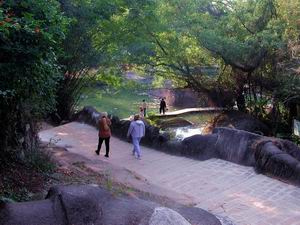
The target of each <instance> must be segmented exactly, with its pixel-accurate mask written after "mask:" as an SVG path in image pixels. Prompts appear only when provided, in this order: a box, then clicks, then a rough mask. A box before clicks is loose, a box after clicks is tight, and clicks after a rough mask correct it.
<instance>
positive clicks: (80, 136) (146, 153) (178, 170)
mask: <svg viewBox="0 0 300 225" xmlns="http://www.w3.org/2000/svg"><path fill="white" fill-rule="evenodd" d="M40 137H41V139H42V140H43V141H50V140H51V142H56V144H58V145H60V146H63V147H66V148H67V149H68V150H69V151H70V152H72V153H76V154H79V155H82V156H84V157H86V158H88V159H90V160H93V161H94V162H96V161H97V160H102V161H106V162H108V163H110V164H112V165H116V166H118V167H121V168H126V169H127V170H129V171H134V173H136V174H138V175H139V176H141V177H143V178H145V179H146V181H147V182H148V183H149V184H153V185H156V186H158V187H160V188H162V189H163V190H170V193H169V195H178V196H176V197H177V198H181V196H182V198H185V197H184V196H186V195H187V196H189V197H191V199H193V200H194V201H195V202H196V203H197V206H198V207H201V208H203V209H205V210H207V211H210V212H212V213H213V214H215V215H220V216H223V217H228V218H230V220H232V221H233V222H234V223H235V224H241V225H267V224H269V225H277V224H278V225H284V224H285V225H300V201H299V199H300V188H298V187H295V186H293V185H289V184H286V183H283V182H281V181H278V180H275V179H271V178H269V177H266V176H264V175H257V174H255V172H254V170H253V169H252V168H250V167H244V166H240V165H236V164H233V163H230V162H226V161H223V160H219V159H211V160H207V161H203V162H201V161H197V160H193V159H188V158H184V157H177V156H172V155H168V154H165V153H162V152H159V151H155V150H152V149H149V148H146V147H143V148H142V152H143V158H142V160H136V159H135V158H134V157H133V156H132V155H131V150H132V146H131V144H129V143H126V142H123V141H121V140H119V139H117V138H112V139H111V149H112V150H111V154H110V158H109V159H106V158H105V157H103V154H104V151H103V149H102V152H101V153H100V154H101V155H100V156H97V155H96V154H95V152H94V151H95V149H96V145H97V131H96V129H95V128H93V127H91V126H88V125H85V124H81V123H76V122H74V123H69V124H66V125H64V126H60V127H56V128H53V129H50V130H45V131H42V132H40ZM103 147H104V146H103ZM103 147H102V148H103Z"/></svg>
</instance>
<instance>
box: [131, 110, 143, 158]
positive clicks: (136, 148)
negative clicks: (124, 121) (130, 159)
mask: <svg viewBox="0 0 300 225" xmlns="http://www.w3.org/2000/svg"><path fill="white" fill-rule="evenodd" d="M130 136H131V139H132V144H133V151H132V154H133V155H135V156H136V157H137V159H141V149H140V141H141V139H142V137H144V136H145V124H144V122H143V121H142V120H140V116H139V115H134V119H133V121H132V122H131V123H130V126H129V129H128V132H127V138H129V137H130Z"/></svg>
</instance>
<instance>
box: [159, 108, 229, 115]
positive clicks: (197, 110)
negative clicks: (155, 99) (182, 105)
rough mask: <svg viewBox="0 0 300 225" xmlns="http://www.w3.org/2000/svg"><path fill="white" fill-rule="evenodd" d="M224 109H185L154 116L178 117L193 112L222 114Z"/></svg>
mask: <svg viewBox="0 0 300 225" xmlns="http://www.w3.org/2000/svg"><path fill="white" fill-rule="evenodd" d="M224 110H225V108H216V107H207V108H186V109H181V110H176V111H172V112H166V113H165V114H157V115H156V116H162V117H163V116H178V115H182V114H186V113H193V112H203V113H204V112H222V111H224Z"/></svg>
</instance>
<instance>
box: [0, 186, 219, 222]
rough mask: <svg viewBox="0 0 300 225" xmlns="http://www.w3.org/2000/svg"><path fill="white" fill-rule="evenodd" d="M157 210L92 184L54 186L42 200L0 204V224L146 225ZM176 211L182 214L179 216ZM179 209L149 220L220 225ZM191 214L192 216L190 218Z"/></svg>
mask: <svg viewBox="0 0 300 225" xmlns="http://www.w3.org/2000/svg"><path fill="white" fill-rule="evenodd" d="M160 207H161V206H160V205H159V204H157V203H154V202H151V201H145V200H141V199H137V198H132V197H128V196H123V197H115V196H113V195H112V194H111V193H110V192H108V191H107V190H104V189H102V188H99V187H98V186H95V185H78V186H76V185H71V186H57V187H54V188H51V189H50V191H49V193H48V195H47V199H45V200H41V201H33V202H24V203H6V204H2V205H1V207H0V224H1V225H28V224H30V225H54V224H55V225H66V224H70V225H92V224H93V225H148V224H149V221H151V218H152V217H153V211H154V210H155V209H157V208H160ZM180 210H182V211H183V213H182V214H181V215H180ZM180 210H177V211H178V212H179V213H177V212H175V211H173V210H171V209H168V208H164V210H163V212H164V213H163V214H161V213H159V214H155V215H154V217H153V219H152V221H153V223H154V222H155V221H157V219H158V217H160V218H164V220H165V221H168V222H173V223H166V224H184V223H174V222H176V221H184V220H191V221H193V224H195V225H200V224H201V225H221V224H220V222H219V220H218V219H217V218H216V217H215V216H213V215H211V214H210V213H208V212H206V211H204V210H202V209H199V208H193V207H185V206H181V208H180ZM194 214H195V215H196V217H195V216H192V215H194ZM197 215H201V216H198V217H197ZM154 224H155V223H154ZM160 224H162V223H160Z"/></svg>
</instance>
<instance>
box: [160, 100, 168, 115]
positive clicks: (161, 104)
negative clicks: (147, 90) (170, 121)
mask: <svg viewBox="0 0 300 225" xmlns="http://www.w3.org/2000/svg"><path fill="white" fill-rule="evenodd" d="M166 108H167V104H166V102H165V98H161V100H160V104H159V114H161V113H163V114H165V112H166Z"/></svg>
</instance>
